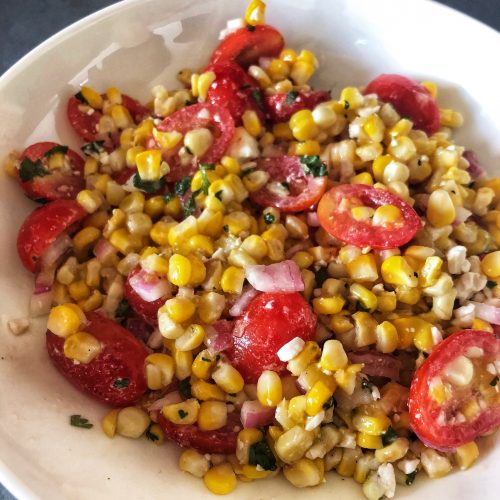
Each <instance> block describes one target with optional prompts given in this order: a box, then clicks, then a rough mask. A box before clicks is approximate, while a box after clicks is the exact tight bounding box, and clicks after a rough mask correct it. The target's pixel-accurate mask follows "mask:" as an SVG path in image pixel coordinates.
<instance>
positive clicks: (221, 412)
mask: <svg viewBox="0 0 500 500" xmlns="http://www.w3.org/2000/svg"><path fill="white" fill-rule="evenodd" d="M197 423H198V427H199V428H200V429H201V430H202V431H214V430H216V429H220V428H221V427H224V426H225V425H226V423H227V405H226V403H225V402H223V401H203V403H201V405H200V410H199V413H198V422H197Z"/></svg>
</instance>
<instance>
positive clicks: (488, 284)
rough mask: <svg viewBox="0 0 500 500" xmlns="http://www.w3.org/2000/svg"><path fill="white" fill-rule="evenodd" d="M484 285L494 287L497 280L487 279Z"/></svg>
mask: <svg viewBox="0 0 500 500" xmlns="http://www.w3.org/2000/svg"><path fill="white" fill-rule="evenodd" d="M486 286H487V287H488V288H495V287H496V286H497V282H496V281H493V280H488V281H487V282H486Z"/></svg>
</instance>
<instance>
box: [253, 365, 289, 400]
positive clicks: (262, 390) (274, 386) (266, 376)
mask: <svg viewBox="0 0 500 500" xmlns="http://www.w3.org/2000/svg"><path fill="white" fill-rule="evenodd" d="M257 398H258V399H259V401H260V404H261V405H263V406H277V405H278V403H279V402H280V401H281V399H282V398H283V388H282V385H281V379H280V377H279V375H278V374H277V373H276V372H273V371H271V370H264V371H263V372H262V373H261V375H260V377H259V380H258V381H257Z"/></svg>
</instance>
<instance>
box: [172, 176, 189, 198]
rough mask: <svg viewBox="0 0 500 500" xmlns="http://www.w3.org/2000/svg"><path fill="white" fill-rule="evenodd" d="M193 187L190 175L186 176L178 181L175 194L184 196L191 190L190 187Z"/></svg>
mask: <svg viewBox="0 0 500 500" xmlns="http://www.w3.org/2000/svg"><path fill="white" fill-rule="evenodd" d="M190 185H191V177H189V175H186V176H185V177H183V178H182V179H181V180H180V181H177V182H176V183H175V187H174V190H175V194H176V195H177V196H184V195H185V194H186V191H187V190H188V189H189V186H190Z"/></svg>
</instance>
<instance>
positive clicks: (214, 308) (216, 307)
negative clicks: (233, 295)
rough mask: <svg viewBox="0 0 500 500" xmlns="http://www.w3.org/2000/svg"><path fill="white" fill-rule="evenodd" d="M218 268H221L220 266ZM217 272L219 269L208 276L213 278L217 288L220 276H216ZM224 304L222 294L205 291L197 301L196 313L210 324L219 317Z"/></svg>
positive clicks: (224, 300)
mask: <svg viewBox="0 0 500 500" xmlns="http://www.w3.org/2000/svg"><path fill="white" fill-rule="evenodd" d="M218 269H221V267H220V268H218ZM218 272H220V271H215V272H214V274H213V275H211V276H210V278H209V279H212V278H213V279H214V280H215V281H214V283H216V286H217V288H218V285H219V283H218V281H220V278H217V274H218ZM219 276H220V274H219ZM214 286H215V285H214ZM225 305H226V299H225V297H224V295H222V294H219V293H216V292H207V293H205V294H203V295H202V296H201V297H200V299H199V302H198V314H199V316H200V319H201V320H202V321H203V322H204V323H207V324H211V323H213V322H214V321H217V320H218V319H219V318H220V316H221V314H222V312H223V310H224V307H225Z"/></svg>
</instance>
